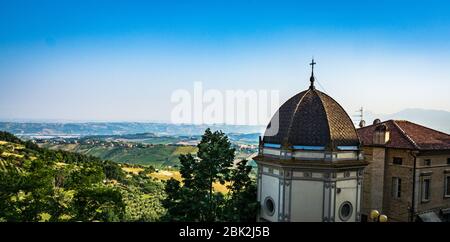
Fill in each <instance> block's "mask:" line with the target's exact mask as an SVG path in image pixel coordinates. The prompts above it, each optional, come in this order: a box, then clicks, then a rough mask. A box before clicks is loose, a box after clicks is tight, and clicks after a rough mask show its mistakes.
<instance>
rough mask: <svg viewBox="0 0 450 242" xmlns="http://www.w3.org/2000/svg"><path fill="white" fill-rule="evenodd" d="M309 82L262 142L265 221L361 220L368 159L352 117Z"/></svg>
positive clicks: (260, 188)
mask: <svg viewBox="0 0 450 242" xmlns="http://www.w3.org/2000/svg"><path fill="white" fill-rule="evenodd" d="M314 64H315V63H314V61H313V62H312V63H311V65H312V67H313V70H312V73H311V78H310V81H311V85H310V87H309V89H307V90H305V91H302V92H300V93H298V94H297V95H295V96H293V97H292V98H290V99H289V100H288V101H286V102H285V103H284V104H283V105H282V106H281V107H280V108H279V110H278V111H277V112H276V113H275V115H274V117H273V118H272V120H271V121H270V123H269V124H268V126H267V129H266V131H265V133H264V137H263V138H262V139H261V138H260V142H259V154H258V155H257V156H256V157H255V158H254V160H255V161H256V162H257V164H258V201H259V203H260V205H261V210H260V212H259V215H258V217H259V220H262V221H273V222H275V221H317V222H322V221H325V222H343V221H359V220H360V209H361V206H360V203H361V192H362V178H363V169H364V167H365V166H366V165H367V163H366V162H365V161H364V159H363V156H362V154H361V150H360V141H359V138H358V135H357V132H356V129H355V127H354V125H353V122H352V120H351V119H350V117H349V116H348V115H347V113H346V112H345V111H344V109H343V108H342V107H341V106H340V105H339V104H338V103H337V102H336V101H335V100H333V99H332V98H331V97H330V96H328V95H326V94H325V93H323V92H320V91H318V90H316V88H315V87H314V81H315V78H314Z"/></svg>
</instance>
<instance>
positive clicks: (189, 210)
mask: <svg viewBox="0 0 450 242" xmlns="http://www.w3.org/2000/svg"><path fill="white" fill-rule="evenodd" d="M197 147H198V152H197V156H193V155H192V154H187V155H180V157H179V159H180V164H181V166H180V173H181V177H182V183H180V182H179V181H176V180H174V179H171V180H169V181H167V182H166V186H165V192H166V194H167V197H166V199H165V200H164V201H163V206H164V207H165V208H167V219H168V220H173V221H220V220H236V221H240V220H251V216H252V214H251V213H253V214H256V211H255V212H253V204H254V203H255V204H256V193H255V192H254V191H256V188H254V184H252V181H251V179H250V178H249V176H248V175H249V173H250V170H251V167H248V166H246V161H244V162H241V163H240V164H239V165H238V167H237V168H233V160H234V157H235V156H234V153H235V149H234V148H232V147H231V143H230V141H229V140H228V137H227V136H226V135H225V134H224V133H222V132H221V131H215V132H211V130H210V129H209V128H208V129H206V131H205V133H204V135H203V136H202V139H201V141H200V143H199V144H198V146H197ZM215 183H220V184H226V183H231V184H232V185H231V186H229V189H230V192H231V193H230V195H229V196H228V199H227V197H225V196H224V195H223V194H222V193H216V192H214V189H213V185H214V184H215ZM230 199H237V201H236V202H235V201H230ZM248 204H249V205H250V206H251V207H249V206H248ZM239 206H243V208H244V209H243V210H242V211H237V214H236V209H235V208H239V209H240V207H239ZM247 207H248V208H247ZM239 209H237V210H239ZM229 212H233V213H235V214H233V215H225V214H226V213H229Z"/></svg>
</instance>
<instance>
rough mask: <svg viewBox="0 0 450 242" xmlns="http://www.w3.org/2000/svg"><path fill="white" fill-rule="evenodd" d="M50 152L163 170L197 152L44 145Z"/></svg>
mask: <svg viewBox="0 0 450 242" xmlns="http://www.w3.org/2000/svg"><path fill="white" fill-rule="evenodd" d="M42 147H46V148H49V149H52V150H64V151H71V152H77V153H81V154H85V155H91V156H95V157H98V158H100V159H103V160H111V161H115V162H120V163H129V164H138V165H144V166H149V165H151V166H153V167H155V168H163V167H169V166H172V167H173V166H176V165H178V164H179V160H178V156H179V155H180V154H188V153H195V152H197V147H193V146H171V145H153V146H148V147H123V146H114V147H111V146H100V145H88V144H58V145H52V144H44V145H42Z"/></svg>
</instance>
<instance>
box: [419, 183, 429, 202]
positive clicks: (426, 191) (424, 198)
mask: <svg viewBox="0 0 450 242" xmlns="http://www.w3.org/2000/svg"><path fill="white" fill-rule="evenodd" d="M430 184H431V178H430V177H423V178H422V194H421V195H422V202H428V201H430V188H431V187H430Z"/></svg>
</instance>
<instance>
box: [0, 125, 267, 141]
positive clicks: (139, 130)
mask: <svg viewBox="0 0 450 242" xmlns="http://www.w3.org/2000/svg"><path fill="white" fill-rule="evenodd" d="M208 127H209V128H211V129H212V130H222V131H223V132H225V133H241V134H243V133H260V132H262V131H263V130H264V127H262V126H251V125H225V124H216V125H193V124H170V123H138V122H90V123H31V122H29V123H22V122H0V130H4V131H8V132H10V133H13V134H15V135H19V136H46V137H52V136H89V135H125V134H141V135H145V134H147V135H148V136H151V135H153V134H154V135H159V136H161V135H171V136H182V135H183V136H194V135H202V134H203V133H204V132H205V129H206V128H208Z"/></svg>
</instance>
